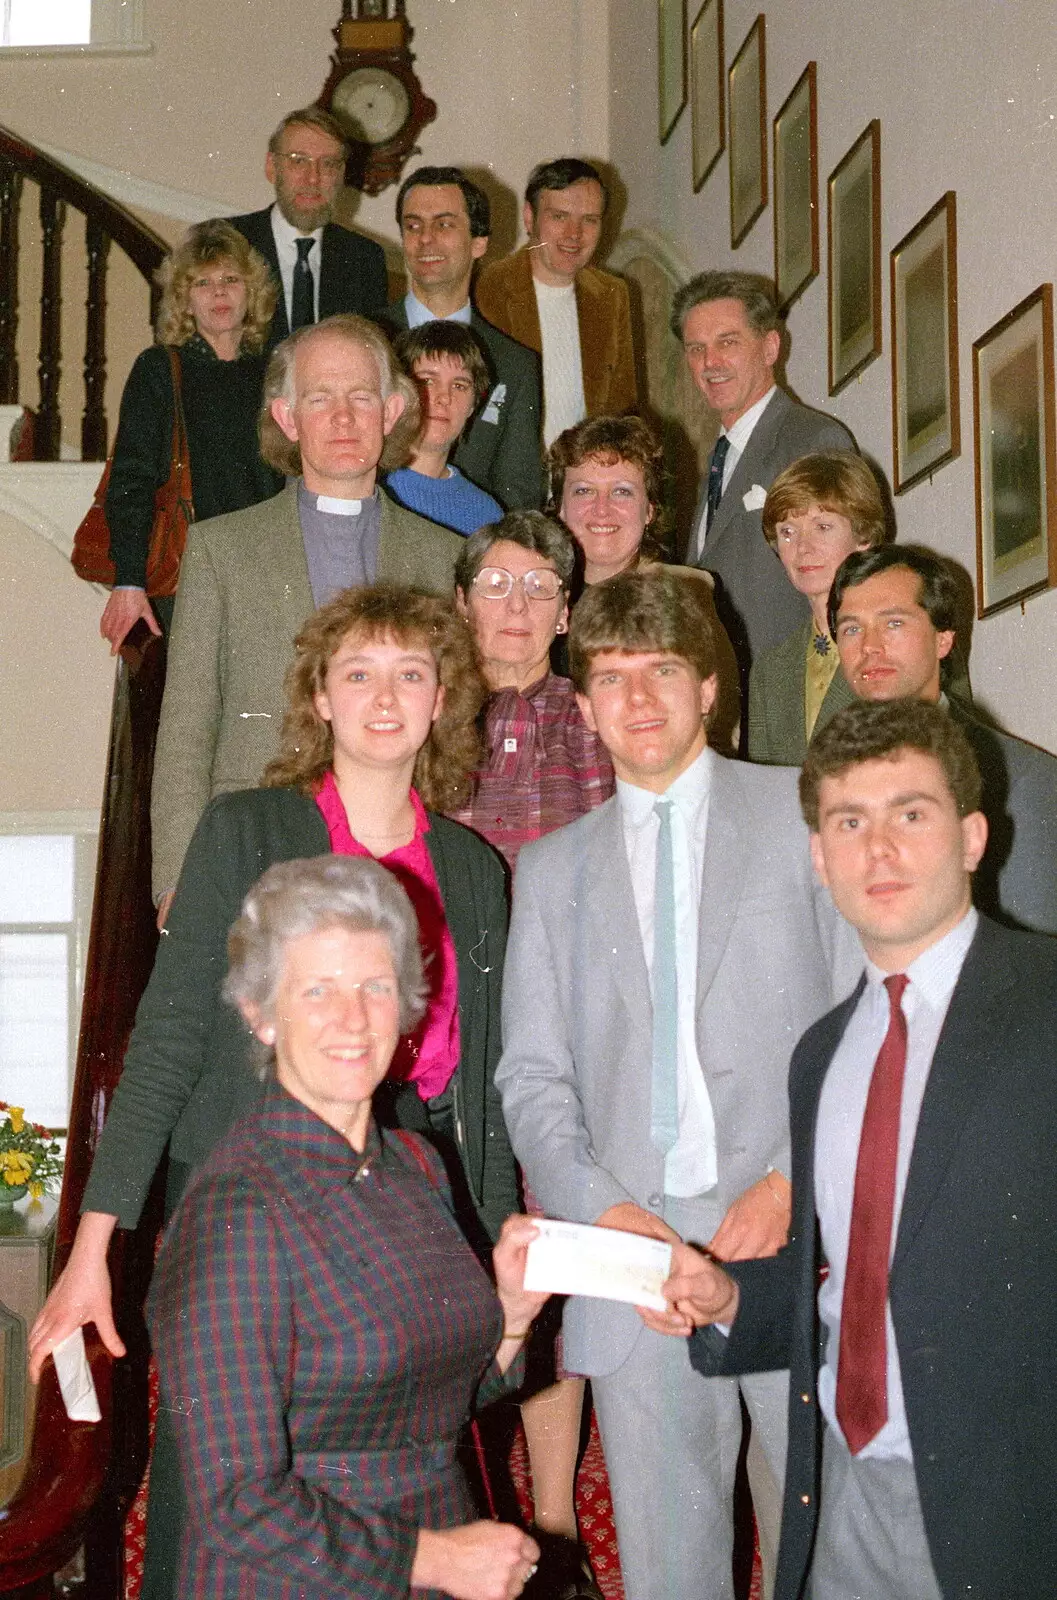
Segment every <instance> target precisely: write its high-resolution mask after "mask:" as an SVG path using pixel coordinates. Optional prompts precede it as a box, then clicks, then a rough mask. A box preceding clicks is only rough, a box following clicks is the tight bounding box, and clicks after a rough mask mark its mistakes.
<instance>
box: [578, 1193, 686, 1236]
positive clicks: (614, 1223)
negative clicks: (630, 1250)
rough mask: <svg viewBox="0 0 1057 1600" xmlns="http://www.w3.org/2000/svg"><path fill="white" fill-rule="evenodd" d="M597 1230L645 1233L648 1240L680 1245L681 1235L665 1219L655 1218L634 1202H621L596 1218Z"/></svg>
mask: <svg viewBox="0 0 1057 1600" xmlns="http://www.w3.org/2000/svg"><path fill="white" fill-rule="evenodd" d="M595 1227H596V1228H619V1229H620V1231H621V1233H643V1234H645V1235H646V1238H647V1239H663V1240H664V1243H665V1244H678V1243H679V1235H678V1234H677V1233H676V1231H675V1229H674V1228H669V1226H668V1224H667V1223H666V1222H665V1220H664V1218H663V1217H658V1216H655V1215H654V1213H653V1212H652V1211H647V1210H645V1209H644V1207H642V1206H637V1205H636V1204H635V1202H634V1200H621V1201H620V1203H619V1204H618V1205H615V1206H610V1208H609V1210H608V1211H603V1213H602V1215H601V1216H600V1217H596V1218H595Z"/></svg>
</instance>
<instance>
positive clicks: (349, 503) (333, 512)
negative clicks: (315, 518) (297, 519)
mask: <svg viewBox="0 0 1057 1600" xmlns="http://www.w3.org/2000/svg"><path fill="white" fill-rule="evenodd" d="M299 492H300V496H301V498H302V500H303V502H304V504H305V505H307V506H309V507H310V508H313V509H314V510H316V511H326V512H328V513H329V514H330V516H332V517H358V516H359V515H360V513H361V511H362V510H363V508H364V506H369V505H372V504H373V502H374V501H375V500H376V499H377V498H378V491H377V489H376V490H375V492H374V493H373V494H370V495H367V496H366V497H365V498H364V499H362V500H342V499H340V498H339V497H338V496H337V495H333V494H313V493H312V490H311V489H306V488H305V485H304V483H303V482H302V483H301V485H300V491H299Z"/></svg>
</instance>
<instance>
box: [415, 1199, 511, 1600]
mask: <svg viewBox="0 0 1057 1600" xmlns="http://www.w3.org/2000/svg"><path fill="white" fill-rule="evenodd" d="M518 1220H520V1221H522V1222H523V1221H524V1220H525V1219H524V1218H523V1217H522V1218H520V1219H518ZM496 1248H497V1249H498V1246H497V1247H496ZM539 1555H540V1548H539V1545H538V1544H537V1543H536V1541H535V1539H532V1538H530V1537H529V1535H528V1534H527V1533H522V1531H521V1529H520V1528H514V1527H512V1526H511V1525H510V1524H509V1523H507V1522H468V1523H466V1524H465V1525H464V1526H463V1527H461V1528H445V1529H432V1528H422V1529H420V1531H419V1535H418V1544H417V1546H416V1547H415V1561H414V1565H413V1566H412V1568H411V1587H412V1589H440V1590H441V1592H442V1593H443V1594H450V1595H453V1596H454V1597H455V1600H515V1597H516V1596H517V1595H519V1594H520V1593H521V1591H522V1589H523V1588H524V1587H525V1585H526V1583H527V1582H528V1580H529V1579H530V1578H531V1576H532V1574H533V1573H534V1572H535V1570H536V1562H537V1561H538V1560H539Z"/></svg>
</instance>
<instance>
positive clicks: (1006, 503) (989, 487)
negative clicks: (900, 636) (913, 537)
mask: <svg viewBox="0 0 1057 1600" xmlns="http://www.w3.org/2000/svg"><path fill="white" fill-rule="evenodd" d="M1053 376H1054V368H1053V288H1052V285H1050V284H1048V283H1044V284H1042V285H1041V286H1040V287H1039V288H1038V289H1036V290H1035V291H1034V293H1033V294H1029V295H1028V297H1027V299H1026V300H1022V301H1021V302H1020V304H1019V305H1018V306H1014V308H1013V310H1012V311H1010V312H1009V314H1008V315H1007V316H1004V317H1003V318H1002V320H1001V322H996V323H995V326H994V327H993V328H991V329H989V331H988V332H987V333H985V334H984V336H983V338H982V339H977V341H976V343H975V344H974V345H973V417H974V423H975V433H976V568H977V593H976V606H977V615H978V616H980V617H988V616H990V615H991V614H992V612H995V611H1001V610H1002V609H1003V608H1004V607H1005V606H1011V605H1015V604H1016V603H1017V602H1018V601H1021V600H1026V599H1027V597H1028V596H1029V595H1033V594H1039V593H1040V592H1041V591H1042V590H1043V589H1052V588H1054V587H1055V586H1057V449H1055V445H1054V414H1053V411H1054V404H1053Z"/></svg>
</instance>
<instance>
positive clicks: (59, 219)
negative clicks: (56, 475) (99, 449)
mask: <svg viewBox="0 0 1057 1600" xmlns="http://www.w3.org/2000/svg"><path fill="white" fill-rule="evenodd" d="M65 221H66V203H65V201H63V200H60V199H59V197H58V195H57V194H56V193H55V192H54V190H52V189H48V188H44V187H42V188H41V191H40V231H41V235H42V239H43V261H42V267H41V282H40V358H39V366H38V373H39V381H40V407H39V410H38V412H37V423H36V427H35V429H34V440H33V442H34V451H33V453H34V455H35V456H36V458H37V460H38V461H57V460H58V459H59V445H60V443H61V442H62V416H61V413H60V411H59V380H60V378H61V376H62V230H63V225H64V223H65Z"/></svg>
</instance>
